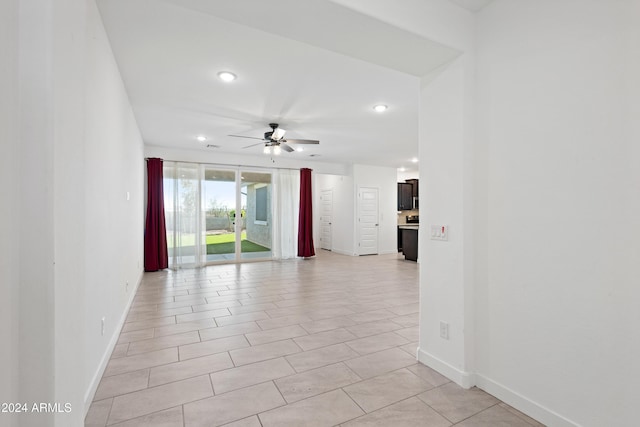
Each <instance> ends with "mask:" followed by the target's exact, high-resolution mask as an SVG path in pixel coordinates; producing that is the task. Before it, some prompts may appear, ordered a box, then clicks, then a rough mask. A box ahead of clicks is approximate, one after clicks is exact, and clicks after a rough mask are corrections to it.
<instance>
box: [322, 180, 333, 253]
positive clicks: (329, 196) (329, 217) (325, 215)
mask: <svg viewBox="0 0 640 427" xmlns="http://www.w3.org/2000/svg"><path fill="white" fill-rule="evenodd" d="M332 222H333V190H322V192H321V193H320V249H327V250H329V251H330V250H331V248H332V247H333V234H332V229H331V223H332Z"/></svg>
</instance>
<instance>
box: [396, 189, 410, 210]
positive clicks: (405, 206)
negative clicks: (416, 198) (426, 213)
mask: <svg viewBox="0 0 640 427" xmlns="http://www.w3.org/2000/svg"><path fill="white" fill-rule="evenodd" d="M411 209H413V186H412V185H411V184H408V183H406V182H399V183H398V210H399V211H408V210H411Z"/></svg>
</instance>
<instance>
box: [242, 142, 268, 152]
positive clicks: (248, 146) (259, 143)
mask: <svg viewBox="0 0 640 427" xmlns="http://www.w3.org/2000/svg"><path fill="white" fill-rule="evenodd" d="M262 144H264V143H263V142H258V143H257V144H251V145H247V146H246V147H242V149H243V150H244V149H245V148H251V147H255V146H256V145H262Z"/></svg>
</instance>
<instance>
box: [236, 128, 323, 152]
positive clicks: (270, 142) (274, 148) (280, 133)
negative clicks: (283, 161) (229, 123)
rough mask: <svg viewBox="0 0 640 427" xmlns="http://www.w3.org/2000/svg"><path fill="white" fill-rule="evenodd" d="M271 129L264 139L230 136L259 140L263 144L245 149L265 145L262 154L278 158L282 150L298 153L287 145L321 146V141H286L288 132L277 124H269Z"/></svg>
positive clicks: (239, 136)
mask: <svg viewBox="0 0 640 427" xmlns="http://www.w3.org/2000/svg"><path fill="white" fill-rule="evenodd" d="M269 127H270V128H271V131H270V132H265V133H264V138H256V137H253V136H244V135H229V136H233V137H235V138H248V139H259V140H261V141H262V142H259V143H257V144H253V145H248V146H246V147H243V148H251V147H255V146H256V145H260V144H264V147H263V149H262V152H263V153H264V154H267V155H276V156H278V155H280V154H281V153H282V150H284V151H286V152H288V153H291V152H293V151H296V150H294V149H293V147H291V146H290V145H288V144H287V143H292V144H320V141H318V140H315V139H284V134H285V133H286V131H285V130H284V129H282V128H279V127H278V124H277V123H269ZM298 151H302V150H298Z"/></svg>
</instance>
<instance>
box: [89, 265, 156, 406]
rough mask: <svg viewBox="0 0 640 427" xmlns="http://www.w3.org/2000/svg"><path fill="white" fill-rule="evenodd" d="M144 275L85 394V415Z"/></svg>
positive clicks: (131, 296)
mask: <svg viewBox="0 0 640 427" xmlns="http://www.w3.org/2000/svg"><path fill="white" fill-rule="evenodd" d="M143 275H144V271H141V272H140V277H139V278H138V282H137V284H136V286H135V288H134V289H133V291H132V292H131V294H130V296H129V301H127V305H126V306H125V308H124V311H123V312H122V316H121V317H120V320H119V321H118V325H117V327H116V328H115V330H114V332H113V335H112V336H111V340H109V345H108V346H107V349H106V350H105V352H104V354H103V355H102V359H101V360H100V364H99V365H98V368H97V369H96V372H95V374H93V378H91V383H89V388H88V390H87V392H86V393H85V395H84V416H85V417H86V416H87V413H88V412H89V408H90V407H91V403H92V402H93V397H94V396H95V395H96V390H98V386H99V385H100V380H101V379H102V375H103V374H104V371H105V369H107V364H108V363H109V358H110V357H111V353H113V349H114V348H115V347H116V344H117V342H118V338H119V337H120V331H121V330H122V327H123V326H124V321H125V320H126V319H127V314H129V309H130V308H131V304H132V303H133V298H134V297H135V295H136V292H138V287H139V286H140V283H142V277H143Z"/></svg>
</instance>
